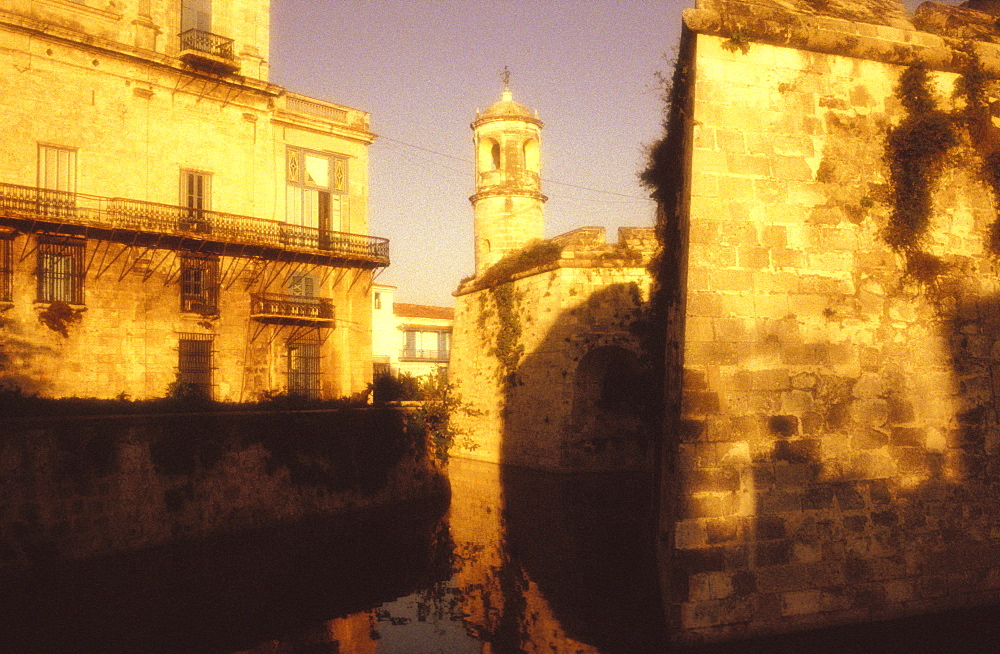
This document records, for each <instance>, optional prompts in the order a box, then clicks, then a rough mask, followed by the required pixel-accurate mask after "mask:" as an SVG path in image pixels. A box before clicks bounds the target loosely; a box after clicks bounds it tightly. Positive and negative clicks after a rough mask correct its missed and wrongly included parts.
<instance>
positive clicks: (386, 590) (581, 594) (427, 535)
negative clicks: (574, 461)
mask: <svg viewBox="0 0 1000 654" xmlns="http://www.w3.org/2000/svg"><path fill="white" fill-rule="evenodd" d="M450 478H451V486H452V496H451V500H450V503H449V502H448V501H447V500H439V501H429V502H422V503H411V504H405V505H397V506H394V507H392V508H391V509H388V510H380V511H369V512H367V513H364V514H363V515H362V514H359V515H353V516H349V517H343V518H337V519H328V520H323V521H319V522H313V523H307V524H297V525H295V526H294V527H283V528H276V529H268V530H259V531H255V532H252V533H241V534H239V535H235V536H227V537H221V538H216V539H212V540H209V541H199V542H197V543H189V544H186V545H171V546H166V547H158V548H152V549H147V550H143V551H140V552H136V553H132V554H127V555H122V554H119V555H114V556H108V557H104V558H99V559H91V560H89V561H87V562H84V563H73V564H65V565H62V566H55V567H50V568H47V569H46V570H45V572H44V573H42V574H40V575H35V576H34V577H32V578H30V579H28V578H20V579H15V580H14V581H13V582H11V583H8V584H6V585H5V587H4V588H3V590H0V594H2V598H0V603H2V604H3V605H4V606H6V607H8V609H6V610H5V612H4V617H3V619H2V621H0V624H2V627H0V642H3V643H4V646H3V651H4V652H10V653H16V652H102V653H107V654H112V653H125V652H136V653H139V652H143V653H151V654H152V653H168V652H178V653H180V652H184V653H195V652H205V653H210V652H212V653H215V652H218V653H225V654H228V653H235V652H247V653H251V652H252V653H254V654H265V653H266V654H271V653H279V652H282V653H283V652H331V653H332V652H339V653H345V654H346V653H363V652H364V653H367V652H380V653H381V652H400V653H422V652H448V653H452V652H454V653H461V652H484V651H493V652H517V651H558V652H567V651H572V652H578V651H579V652H641V651H651V650H653V649H655V647H656V646H655V643H656V642H658V641H659V638H660V633H659V631H658V629H659V626H660V625H661V624H662V618H661V615H662V613H661V609H660V602H659V599H658V596H657V593H658V589H657V584H658V581H657V576H656V572H655V565H654V562H653V554H652V551H651V548H650V547H649V543H651V542H652V541H651V539H650V537H649V534H650V533H651V532H650V529H651V527H650V523H649V521H648V516H649V515H650V511H649V510H650V498H651V493H650V492H649V483H648V482H649V479H648V478H647V477H645V476H638V475H635V474H602V475H565V474H563V475H556V474H548V473H541V472H536V471H530V470H525V469H520V468H510V467H501V466H496V465H493V464H485V463H478V462H472V461H464V460H452V462H451V464H450Z"/></svg>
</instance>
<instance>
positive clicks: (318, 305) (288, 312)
mask: <svg viewBox="0 0 1000 654" xmlns="http://www.w3.org/2000/svg"><path fill="white" fill-rule="evenodd" d="M250 317H252V318H254V319H256V320H260V321H263V322H283V321H284V320H285V319H291V320H294V321H296V322H333V319H334V313H333V301H332V300H330V299H328V298H320V297H306V296H302V295H282V294H278V293H259V294H253V295H251V296H250Z"/></svg>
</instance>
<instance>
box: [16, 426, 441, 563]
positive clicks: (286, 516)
mask: <svg viewBox="0 0 1000 654" xmlns="http://www.w3.org/2000/svg"><path fill="white" fill-rule="evenodd" d="M412 432H413V430H409V431H408V430H407V428H406V426H405V418H404V417H403V416H402V415H401V414H400V413H399V412H398V411H395V410H392V409H361V410H358V409H351V410H342V411H308V412H295V413H290V412H280V413H279V412H275V413H265V412H254V413H201V414H179V415H153V416H134V415H133V416H100V417H85V418H23V419H8V420H6V421H5V423H4V429H3V432H2V435H0V569H8V570H10V569H18V568H23V567H25V566H30V565H32V564H37V563H44V562H46V561H51V560H54V559H62V558H67V559H78V558H83V557H87V556H92V555H97V554H104V553H108V552H114V551H121V550H127V549H133V548H139V547H144V546H149V545H155V544H160V543H164V542H166V541H170V540H174V539H190V538H200V537H205V536H208V535H211V534H216V533H220V532H224V531H233V530H239V529H247V528H255V527H262V526H268V525H272V524H276V523H279V522H282V521H294V520H299V519H302V518H306V517H309V516H317V515H327V514H333V513H337V512H342V511H349V510H354V509H362V508H367V507H373V506H378V505H383V504H387V503H391V502H399V501H404V500H409V499H418V498H422V497H428V496H431V495H435V494H443V493H447V481H446V480H445V479H444V477H443V475H442V474H441V472H440V470H439V469H438V468H437V467H436V465H435V463H434V462H433V460H432V457H429V456H428V453H427V451H426V445H425V440H424V436H423V435H422V434H420V435H419V436H418V435H415V434H413V433H412Z"/></svg>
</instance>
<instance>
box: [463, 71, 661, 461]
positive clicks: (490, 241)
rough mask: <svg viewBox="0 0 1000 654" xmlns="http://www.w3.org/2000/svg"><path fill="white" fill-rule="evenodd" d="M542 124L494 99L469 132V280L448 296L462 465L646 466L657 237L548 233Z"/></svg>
mask: <svg viewBox="0 0 1000 654" xmlns="http://www.w3.org/2000/svg"><path fill="white" fill-rule="evenodd" d="M541 128H542V121H541V120H539V119H538V117H537V116H536V115H534V114H532V113H531V112H530V111H528V109H527V108H526V107H524V106H523V105H521V104H518V103H517V102H514V100H513V99H512V95H511V92H510V90H509V89H507V88H505V89H504V92H503V96H502V98H501V100H500V101H499V102H497V103H495V104H494V105H492V106H491V107H489V108H488V109H487V110H486V111H484V112H482V113H480V114H479V115H478V116H477V117H476V120H475V121H474V122H473V123H472V129H473V132H474V140H475V148H476V193H475V195H473V196H472V197H471V198H470V199H471V201H472V205H473V210H474V216H475V255H476V271H475V275H474V276H473V277H471V278H469V279H466V280H465V281H463V282H462V284H461V285H460V286H459V288H458V290H457V291H456V296H457V298H458V299H457V304H456V313H455V335H454V351H453V354H452V360H451V368H450V379H451V381H452V383H453V384H454V385H455V387H456V391H457V393H458V395H459V397H460V398H461V400H462V401H463V402H464V403H465V404H466V406H467V408H469V409H471V411H470V412H469V413H467V414H463V415H459V416H457V418H456V423H457V424H458V425H459V427H460V428H461V429H463V430H464V431H465V432H466V433H467V434H468V435H469V436H471V438H472V440H473V441H474V442H475V444H476V446H477V447H476V448H475V449H468V448H459V449H457V450H456V454H457V455H459V456H467V457H472V458H476V459H481V460H486V461H494V462H503V463H515V464H519V465H527V466H532V467H538V468H547V469H563V470H572V469H614V468H630V467H637V466H641V465H642V464H643V462H644V458H645V456H646V435H647V433H648V430H647V429H646V426H645V423H644V417H645V413H644V408H643V407H644V399H645V398H644V397H643V396H642V393H643V391H644V390H646V388H647V387H648V384H645V383H644V382H643V379H644V377H645V375H646V373H647V370H646V365H645V363H644V362H643V356H642V351H643V344H644V339H643V337H642V330H641V325H642V322H643V309H644V305H645V303H646V302H647V301H648V299H649V283H650V282H649V276H648V274H647V272H646V268H645V267H646V265H647V264H648V263H649V260H650V257H651V256H652V255H653V253H654V250H655V238H654V235H653V230H652V229H651V228H649V229H647V228H621V229H620V230H619V240H618V242H617V243H612V244H608V243H606V242H605V234H604V229H603V228H597V227H584V228H581V229H577V230H575V231H572V232H569V233H567V234H563V235H561V236H557V237H555V238H553V239H551V240H541V239H542V236H543V233H544V225H543V220H544V213H543V203H544V202H545V200H546V197H545V196H544V195H542V193H541V156H540V150H539V139H540V135H541Z"/></svg>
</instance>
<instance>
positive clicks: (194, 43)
mask: <svg viewBox="0 0 1000 654" xmlns="http://www.w3.org/2000/svg"><path fill="white" fill-rule="evenodd" d="M180 40H181V51H180V54H179V55H178V56H179V57H180V59H181V61H183V62H184V63H186V64H189V65H191V66H193V67H195V68H201V69H204V70H208V71H211V72H218V73H235V72H236V71H238V70H239V69H240V64H239V62H237V61H236V57H235V56H233V40H232V39H227V38H226V37H224V36H219V35H218V34H212V33H211V32H206V31H204V30H197V29H190V30H186V31H184V32H181V34H180Z"/></svg>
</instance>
